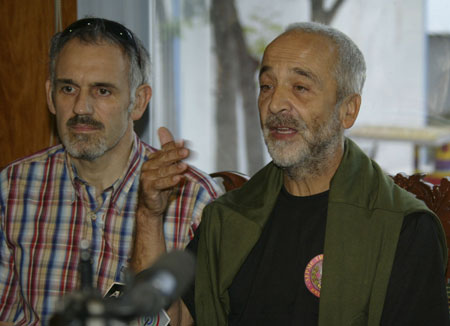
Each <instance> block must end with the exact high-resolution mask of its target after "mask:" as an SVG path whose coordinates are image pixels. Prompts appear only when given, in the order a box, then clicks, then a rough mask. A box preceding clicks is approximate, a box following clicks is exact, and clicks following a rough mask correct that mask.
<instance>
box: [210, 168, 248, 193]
mask: <svg viewBox="0 0 450 326" xmlns="http://www.w3.org/2000/svg"><path fill="white" fill-rule="evenodd" d="M210 176H211V177H212V178H213V179H215V180H216V182H217V183H219V184H221V185H223V187H224V189H225V191H230V190H233V189H236V188H239V187H241V186H242V185H243V184H244V183H246V182H247V180H248V179H249V177H248V176H247V175H245V174H243V173H240V172H235V171H220V172H214V173H211V174H210Z"/></svg>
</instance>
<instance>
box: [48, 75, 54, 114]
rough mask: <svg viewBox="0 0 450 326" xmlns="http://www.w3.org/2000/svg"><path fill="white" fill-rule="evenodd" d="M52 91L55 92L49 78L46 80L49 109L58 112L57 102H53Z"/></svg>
mask: <svg viewBox="0 0 450 326" xmlns="http://www.w3.org/2000/svg"><path fill="white" fill-rule="evenodd" d="M52 92H53V87H52V82H51V81H50V80H49V79H47V81H46V82H45V93H46V95H47V106H48V110H49V111H50V112H51V113H52V114H56V109H55V103H53V96H52Z"/></svg>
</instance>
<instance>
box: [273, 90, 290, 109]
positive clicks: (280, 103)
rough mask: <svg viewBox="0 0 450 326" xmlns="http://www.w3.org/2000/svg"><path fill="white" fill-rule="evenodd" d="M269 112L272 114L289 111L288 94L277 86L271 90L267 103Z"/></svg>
mask: <svg viewBox="0 0 450 326" xmlns="http://www.w3.org/2000/svg"><path fill="white" fill-rule="evenodd" d="M269 110H270V112H272V113H273V114H277V113H280V112H283V111H289V110H290V105H289V94H288V92H287V90H285V89H284V88H283V87H280V86H277V87H275V88H274V89H273V92H272V96H271V97H270V102H269Z"/></svg>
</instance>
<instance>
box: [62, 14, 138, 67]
mask: <svg viewBox="0 0 450 326" xmlns="http://www.w3.org/2000/svg"><path fill="white" fill-rule="evenodd" d="M90 26H92V27H94V26H99V27H100V28H101V29H103V30H104V31H105V32H109V33H111V34H113V35H114V36H116V37H117V38H119V39H121V40H122V41H124V42H125V43H126V44H128V45H130V46H131V47H132V48H133V50H134V51H135V53H136V56H137V59H138V64H139V67H140V66H141V57H140V52H139V48H138V46H137V43H136V40H135V39H134V37H133V33H131V31H130V30H129V29H128V28H126V27H125V26H123V25H122V24H119V23H117V22H115V21H112V20H108V19H103V18H84V19H80V20H77V21H76V22H74V23H72V24H71V25H69V26H67V27H66V29H64V30H63V31H62V32H61V38H64V37H67V36H68V35H70V34H71V33H72V32H74V31H76V30H79V29H84V28H86V29H88V28H89V27H90Z"/></svg>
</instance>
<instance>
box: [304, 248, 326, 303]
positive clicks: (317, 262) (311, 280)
mask: <svg viewBox="0 0 450 326" xmlns="http://www.w3.org/2000/svg"><path fill="white" fill-rule="evenodd" d="M322 263H323V254H320V255H317V256H316V257H314V258H313V259H311V261H310V262H309V263H308V265H306V269H305V285H306V287H307V288H308V290H309V291H310V292H311V293H312V294H314V295H315V296H316V297H318V298H320V287H321V285H322Z"/></svg>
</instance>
